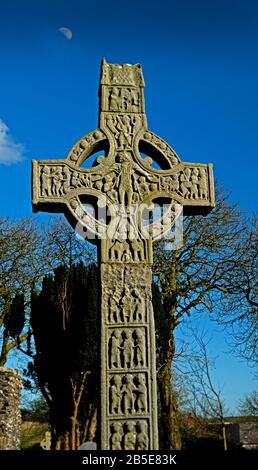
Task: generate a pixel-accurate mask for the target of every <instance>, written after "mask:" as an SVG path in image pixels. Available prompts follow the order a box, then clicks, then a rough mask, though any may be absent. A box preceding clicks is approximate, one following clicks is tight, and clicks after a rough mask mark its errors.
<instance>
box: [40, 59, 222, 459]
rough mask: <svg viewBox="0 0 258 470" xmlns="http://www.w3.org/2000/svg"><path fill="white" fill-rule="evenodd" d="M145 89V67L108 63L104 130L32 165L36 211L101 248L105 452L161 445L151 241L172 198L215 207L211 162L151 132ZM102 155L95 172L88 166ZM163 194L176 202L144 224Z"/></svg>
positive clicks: (167, 223)
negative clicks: (60, 216) (184, 153)
mask: <svg viewBox="0 0 258 470" xmlns="http://www.w3.org/2000/svg"><path fill="white" fill-rule="evenodd" d="M143 90H144V80H143V75H142V69H141V66H140V65H139V64H136V65H128V64H123V65H117V64H107V63H106V61H105V60H104V61H103V63H102V68H101V79H100V88H99V99H100V112H99V127H98V128H97V129H96V130H94V131H93V132H90V133H89V134H87V135H86V136H85V137H83V138H82V139H80V140H79V142H77V143H76V144H75V145H74V147H73V148H72V149H71V151H70V152H69V153H68V155H67V157H66V159H65V160H43V161H33V174H32V193H33V194H32V196H33V209H34V211H35V212H36V211H38V210H44V211H50V212H60V211H62V212H63V213H64V214H65V215H66V217H67V218H68V220H69V221H70V222H71V223H72V224H73V225H74V226H76V229H77V231H78V232H79V233H80V234H81V235H84V236H87V237H88V238H89V239H91V240H92V241H93V242H94V243H97V244H98V246H99V264H100V277H101V285H102V298H101V448H102V449H114V450H121V449H124V450H134V449H136V450H145V449H158V430H157V393H156V363H155V354H156V352H155V329H154V319H153V309H152V298H151V282H152V271H151V265H152V261H153V260H152V243H153V241H155V240H157V239H159V238H161V237H162V236H163V235H164V234H165V233H167V231H169V230H170V229H171V226H172V225H173V223H174V219H175V211H174V203H178V204H181V205H183V206H184V213H185V214H203V215H205V214H207V213H208V212H209V211H210V210H211V209H212V207H214V183H213V174H212V165H211V164H209V165H206V164H196V163H185V162H181V161H180V159H179V157H178V155H177V154H176V153H175V151H174V150H173V149H172V148H171V147H170V146H169V145H168V144H167V143H166V142H165V141H164V140H163V139H161V138H160V137H158V136H157V135H155V134H154V133H153V132H150V131H149V130H148V128H147V118H146V115H145V111H144V109H145V108H144V94H143ZM99 151H103V156H97V157H96V159H95V162H94V165H93V167H92V168H85V165H84V167H82V164H83V163H84V162H85V161H86V160H87V158H89V157H90V156H91V155H92V154H94V152H99ZM157 200H162V201H164V200H166V201H169V203H168V208H167V209H166V211H165V212H163V213H162V215H161V217H160V219H159V220H158V222H153V223H151V222H150V221H149V223H147V224H146V223H144V217H145V216H144V213H145V212H144V211H145V209H146V208H147V209H150V208H151V207H152V203H153V202H155V201H157ZM94 201H95V202H94ZM96 201H98V202H97V203H96ZM89 202H90V203H92V208H93V211H92V210H89V208H88V207H89V206H87V205H86V204H85V203H89ZM105 208H106V209H108V216H109V219H107V218H105V217H104V220H103V215H104V216H105V215H106V212H105ZM94 211H95V212H94Z"/></svg>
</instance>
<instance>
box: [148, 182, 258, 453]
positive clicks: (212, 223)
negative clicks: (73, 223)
mask: <svg viewBox="0 0 258 470" xmlns="http://www.w3.org/2000/svg"><path fill="white" fill-rule="evenodd" d="M216 192H217V195H216V201H217V202H216V207H215V208H214V209H213V210H212V212H211V213H210V214H209V215H208V216H207V217H202V216H193V217H188V218H187V219H186V220H185V221H184V243H183V246H182V247H181V248H178V249H176V250H171V251H167V249H166V241H161V242H160V243H158V244H157V245H156V247H155V256H154V280H155V282H156V283H157V285H158V287H159V290H160V293H161V297H162V301H163V307H164V312H165V323H164V324H166V329H164V328H162V329H160V330H159V331H157V335H158V337H159V338H161V340H160V347H159V355H158V367H159V369H158V388H159V395H160V397H161V407H162V408H163V410H164V424H163V428H164V429H165V431H164V433H165V435H166V436H167V442H166V446H167V447H169V448H172V449H176V448H180V436H179V432H178V426H177V416H176V415H177V405H176V402H175V396H174V395H173V391H172V386H171V384H172V364H173V360H174V356H175V341H174V331H175V329H176V328H178V326H179V325H180V323H181V322H183V321H184V318H185V317H186V318H187V317H189V316H190V315H191V314H192V313H193V312H195V313H196V312H201V313H210V314H213V315H214V316H216V319H217V320H218V321H222V319H224V320H225V319H226V314H227V315H229V312H231V315H232V316H233V315H235V316H234V317H233V318H235V322H236V324H238V325H239V330H238V331H242V332H243V329H242V326H241V324H240V323H239V322H241V321H242V322H245V321H247V320H246V319H247V317H249V320H248V321H249V322H251V323H252V324H253V326H254V330H255V331H257V318H256V317H255V313H254V308H253V301H254V300H253V299H254V298H253V295H252V296H251V293H249V291H248V289H246V282H247V281H246V276H247V277H248V273H249V275H250V276H253V275H252V274H251V273H252V272H253V266H252V262H253V259H254V255H253V254H252V253H253V250H254V249H255V248H254V246H253V243H251V241H252V240H253V237H254V235H253V230H251V232H250V233H249V231H248V225H247V224H246V222H245V220H244V218H243V215H242V214H241V212H240V210H239V208H238V206H237V205H232V204H230V202H229V196H225V195H224V193H223V191H222V190H221V189H219V188H217V191H216ZM247 234H249V238H248V236H247ZM247 240H249V242H250V243H247ZM244 268H245V270H244ZM241 273H244V275H242V274H241ZM239 276H241V277H239ZM243 276H244V277H243ZM248 279H249V280H250V282H251V281H252V280H253V277H248ZM236 280H237V283H236ZM252 286H253V281H252ZM252 292H254V290H252ZM250 299H251V300H252V303H250ZM240 306H241V307H240ZM218 311H219V312H220V314H219V315H218V314H217V312H218ZM240 311H242V313H243V319H242V318H241V314H240ZM224 314H225V316H224ZM228 319H229V318H228ZM237 322H238V323H237ZM231 333H232V331H231ZM255 334H256V333H254V335H255ZM253 337H254V336H253ZM249 338H250V337H249V336H248V335H247V334H245V335H244V336H243V341H245V342H246V344H248V341H249Z"/></svg>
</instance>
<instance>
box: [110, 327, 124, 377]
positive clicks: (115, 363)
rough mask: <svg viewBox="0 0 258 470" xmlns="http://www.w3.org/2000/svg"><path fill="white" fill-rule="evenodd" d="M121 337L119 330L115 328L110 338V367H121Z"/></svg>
mask: <svg viewBox="0 0 258 470" xmlns="http://www.w3.org/2000/svg"><path fill="white" fill-rule="evenodd" d="M120 344H121V338H120V337H119V332H118V331H117V330H114V331H113V332H112V334H111V336H110V339H109V367H110V368H111V369H112V368H117V369H119V368H121V353H120V351H121V347H120Z"/></svg>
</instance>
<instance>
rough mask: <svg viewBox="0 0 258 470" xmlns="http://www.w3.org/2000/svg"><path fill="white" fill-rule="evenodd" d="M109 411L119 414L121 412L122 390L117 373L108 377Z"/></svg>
mask: <svg viewBox="0 0 258 470" xmlns="http://www.w3.org/2000/svg"><path fill="white" fill-rule="evenodd" d="M109 392H110V400H109V403H110V413H111V414H120V413H121V402H122V392H121V379H120V377H119V375H114V377H112V378H111V379H110V388H109Z"/></svg>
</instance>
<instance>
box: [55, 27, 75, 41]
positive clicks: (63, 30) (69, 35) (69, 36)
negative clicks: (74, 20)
mask: <svg viewBox="0 0 258 470" xmlns="http://www.w3.org/2000/svg"><path fill="white" fill-rule="evenodd" d="M58 31H60V33H62V34H63V35H64V36H65V37H66V39H68V41H70V40H71V39H72V37H73V33H72V31H71V30H70V29H69V28H65V27H63V28H59V30H58Z"/></svg>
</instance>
